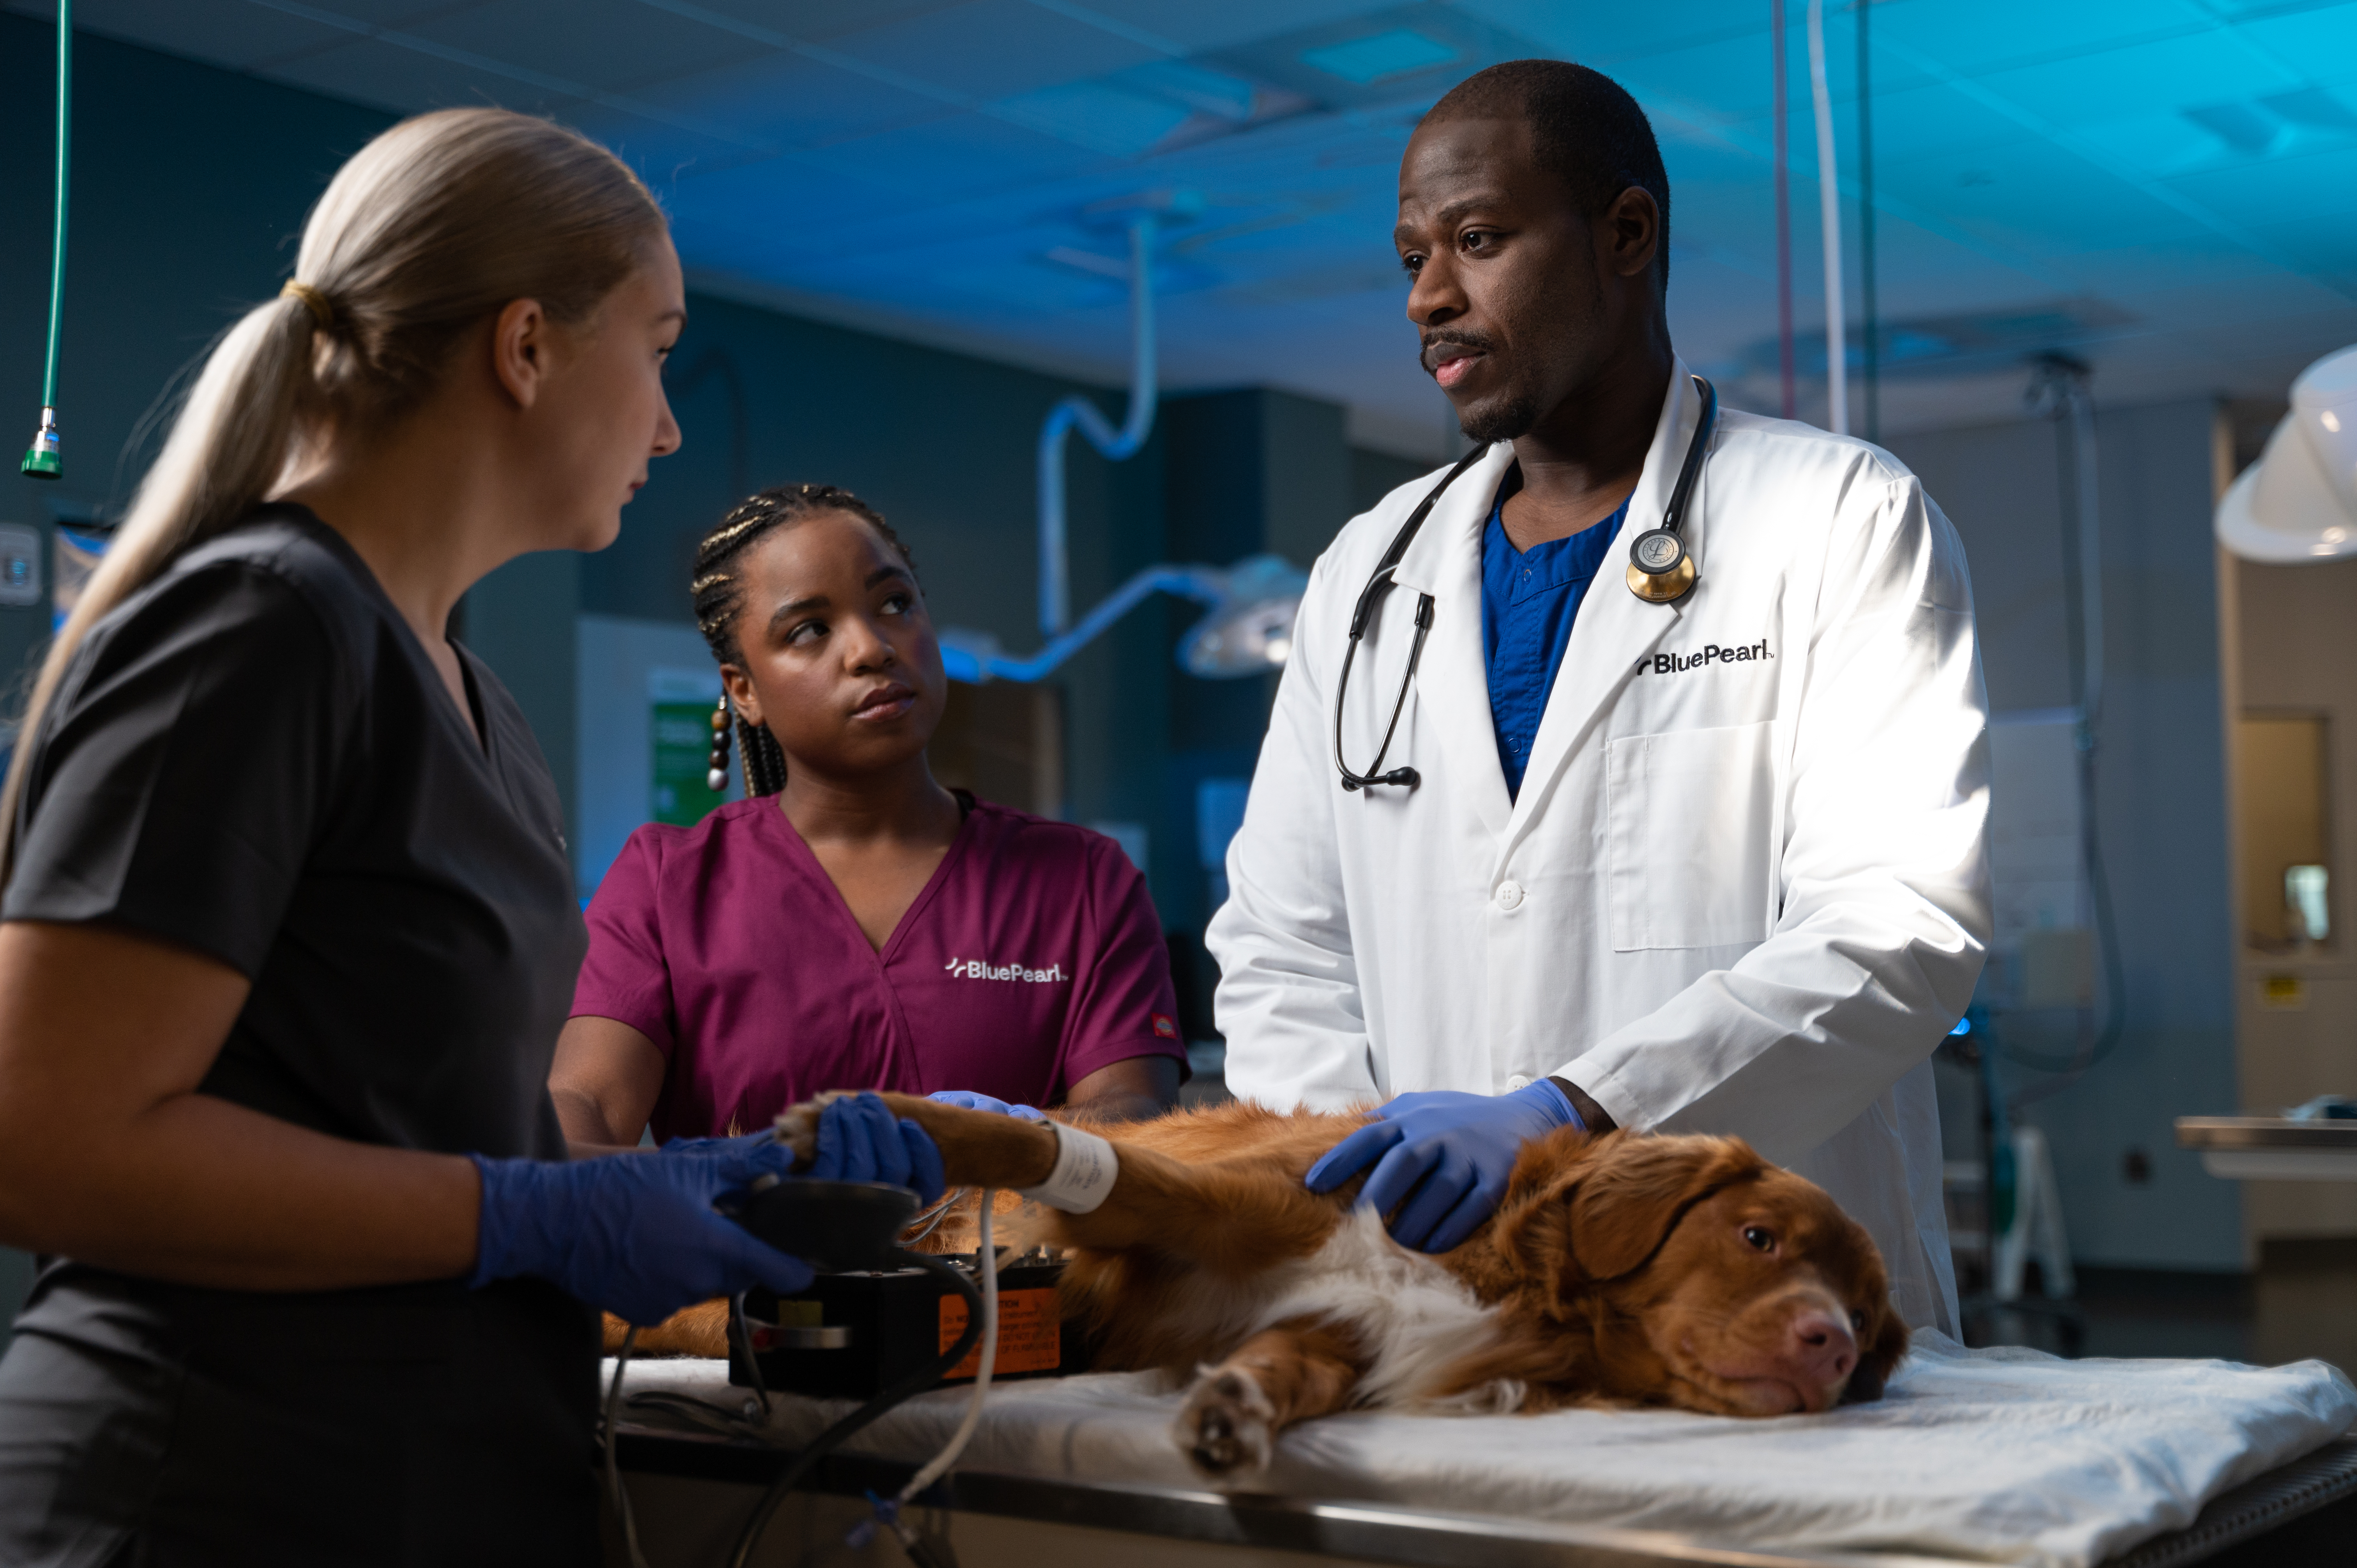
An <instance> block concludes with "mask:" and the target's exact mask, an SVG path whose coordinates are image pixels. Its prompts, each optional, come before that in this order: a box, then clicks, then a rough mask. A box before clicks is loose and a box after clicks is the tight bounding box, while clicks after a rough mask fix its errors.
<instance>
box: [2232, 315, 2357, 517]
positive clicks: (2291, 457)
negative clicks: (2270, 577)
mask: <svg viewBox="0 0 2357 1568" xmlns="http://www.w3.org/2000/svg"><path fill="white" fill-rule="evenodd" d="M2217 528H2218V542H2220V543H2221V544H2223V545H2224V546H2225V547H2226V548H2227V549H2229V550H2231V551H2233V553H2235V554H2237V555H2240V556H2242V557H2243V558H2244V560H2247V561H2268V562H2275V563H2277V564H2297V563H2299V562H2303V561H2337V560H2341V559H2342V558H2344V557H2347V556H2351V555H2357V347H2352V348H2347V349H2341V350H2340V351H2339V352H2338V353H2332V354H2327V355H2326V356H2325V357H2324V358H2323V359H2321V360H2317V361H2316V363H2314V364H2312V365H2310V366H2309V368H2308V369H2307V370H2305V371H2301V372H2300V375H2299V380H2298V381H2294V382H2292V384H2291V412H2290V413H2287V414H2286V415H2284V418H2283V423H2282V424H2278V425H2276V428H2275V434H2274V435H2270V436H2268V437H2267V447H2266V452H2264V453H2262V454H2261V455H2260V457H2259V460H2258V461H2257V462H2255V463H2254V464H2252V465H2251V466H2250V467H2248V468H2245V469H2244V470H2243V473H2242V475H2241V477H2240V478H2236V479H2235V481H2234V482H2233V485H2232V486H2230V487H2228V489H2227V491H2226V494H2225V496H2224V497H2223V498H2222V499H2220V501H2219V502H2218V514H2217Z"/></svg>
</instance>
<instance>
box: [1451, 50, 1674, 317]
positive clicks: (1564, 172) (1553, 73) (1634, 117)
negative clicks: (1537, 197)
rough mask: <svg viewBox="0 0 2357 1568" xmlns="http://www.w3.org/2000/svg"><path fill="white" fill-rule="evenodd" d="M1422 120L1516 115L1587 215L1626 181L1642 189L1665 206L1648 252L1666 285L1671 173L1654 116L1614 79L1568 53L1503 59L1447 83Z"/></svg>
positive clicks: (1597, 212)
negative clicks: (1443, 93) (1565, 55)
mask: <svg viewBox="0 0 2357 1568" xmlns="http://www.w3.org/2000/svg"><path fill="white" fill-rule="evenodd" d="M1425 120H1426V123H1431V122H1434V121H1443V120H1520V121H1521V122H1522V123H1523V124H1525V125H1528V126H1529V127H1530V129H1531V146H1532V150H1533V151H1534V154H1535V155H1536V156H1537V158H1538V163H1539V166H1540V167H1541V168H1543V169H1544V170H1546V171H1547V172H1548V173H1549V174H1552V175H1554V176H1555V177H1556V178H1558V179H1560V180H1562V181H1563V182H1564V184H1565V185H1566V187H1568V188H1569V189H1570V191H1571V197H1572V200H1573V201H1574V202H1576V203H1577V206H1578V208H1579V210H1580V212H1581V213H1582V214H1584V215H1585V216H1587V218H1589V219H1595V218H1598V217H1601V216H1602V215H1603V213H1604V211H1605V209H1608V208H1609V207H1610V206H1611V205H1612V203H1613V202H1614V201H1615V200H1617V199H1619V197H1620V193H1621V192H1622V191H1624V190H1626V189H1628V188H1630V187H1631V186H1632V185H1633V186H1638V187H1640V188H1642V189H1644V190H1645V191H1646V192H1647V193H1648V194H1650V195H1651V196H1652V199H1653V205H1654V206H1655V207H1656V208H1658V209H1660V211H1661V214H1662V231H1661V235H1660V238H1659V239H1658V240H1657V241H1656V242H1655V243H1656V245H1657V246H1658V249H1657V250H1656V251H1655V252H1654V257H1653V260H1654V264H1655V266H1656V267H1657V268H1659V276H1660V278H1661V284H1662V288H1663V292H1665V293H1666V292H1667V291H1668V289H1669V286H1670V177H1669V174H1668V173H1667V171H1665V170H1664V169H1663V167H1662V149H1661V145H1660V144H1658V143H1656V142H1655V141H1654V140H1653V126H1652V122H1651V121H1649V120H1647V119H1646V118H1645V112H1644V111H1643V110H1642V109H1640V108H1638V107H1637V101H1636V100H1635V99H1633V98H1631V97H1630V96H1629V93H1628V91H1627V90H1626V89H1624V88H1623V87H1621V85H1620V83H1619V82H1617V81H1613V80H1612V79H1611V78H1610V77H1609V76H1606V75H1605V74H1604V73H1603V72H1602V71H1598V70H1588V68H1587V67H1586V66H1584V65H1574V64H1572V63H1571V62H1570V61H1569V60H1561V59H1513V60H1508V61H1506V62H1505V63H1504V64H1502V65H1493V66H1491V68H1490V69H1489V70H1481V71H1476V72H1474V73H1473V74H1472V75H1471V76H1469V77H1467V78H1466V79H1465V80H1464V81H1460V82H1458V84H1457V85H1456V86H1455V87H1452V88H1450V89H1449V90H1448V95H1447V96H1446V97H1444V98H1442V99H1441V101H1440V102H1437V103H1436V104H1434V105H1433V106H1432V113H1429V114H1426V116H1425Z"/></svg>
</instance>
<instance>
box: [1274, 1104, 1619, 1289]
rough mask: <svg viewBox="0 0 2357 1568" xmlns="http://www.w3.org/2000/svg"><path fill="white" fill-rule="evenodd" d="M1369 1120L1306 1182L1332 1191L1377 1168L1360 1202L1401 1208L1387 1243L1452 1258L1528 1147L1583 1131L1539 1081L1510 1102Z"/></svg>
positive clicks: (1391, 1110)
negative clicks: (1546, 1137)
mask: <svg viewBox="0 0 2357 1568" xmlns="http://www.w3.org/2000/svg"><path fill="white" fill-rule="evenodd" d="M1375 1118H1376V1119H1375V1120H1374V1121H1372V1122H1368V1123H1367V1124H1366V1125H1365V1126H1363V1127H1361V1128H1360V1129H1359V1130H1358V1131H1357V1132H1355V1133H1351V1135H1350V1136H1349V1137H1347V1138H1345V1139H1343V1140H1342V1141H1341V1142H1340V1143H1339V1144H1335V1145H1334V1146H1333V1147H1332V1148H1331V1149H1329V1150H1327V1151H1326V1157H1325V1158H1323V1159H1321V1160H1319V1161H1318V1163H1317V1164H1316V1165H1312V1166H1310V1167H1309V1174H1308V1176H1304V1177H1303V1178H1302V1182H1303V1185H1305V1186H1306V1187H1308V1188H1309V1190H1310V1191H1312V1192H1331V1191H1333V1190H1334V1189H1335V1188H1336V1187H1340V1186H1341V1185H1342V1184H1343V1183H1344V1182H1346V1181H1349V1180H1350V1179H1351V1177H1352V1176H1357V1175H1358V1174H1359V1173H1360V1172H1361V1171H1362V1170H1365V1169H1366V1168H1367V1167H1368V1166H1369V1165H1373V1166H1374V1167H1375V1174H1374V1175H1373V1176H1369V1177H1368V1178H1367V1185H1366V1187H1364V1189H1362V1190H1361V1192H1360V1194H1359V1201H1360V1202H1361V1204H1364V1205H1366V1206H1368V1207H1370V1208H1373V1209H1374V1211H1375V1212H1376V1213H1378V1214H1390V1213H1391V1211H1392V1209H1393V1208H1394V1207H1396V1208H1398V1209H1399V1213H1398V1214H1397V1215H1395V1216H1394V1217H1393V1219H1392V1222H1391V1232H1392V1235H1393V1237H1394V1239H1395V1240H1398V1241H1399V1243H1400V1244H1401V1245H1402V1246H1405V1247H1413V1248H1415V1250H1416V1251H1419V1252H1446V1251H1448V1250H1449V1249H1451V1248H1452V1247H1456V1246H1458V1245H1459V1244H1461V1243H1462V1242H1463V1241H1464V1240H1465V1238H1467V1237H1468V1236H1470V1235H1471V1234H1473V1231H1474V1230H1475V1228H1476V1227H1478V1226H1479V1225H1480V1223H1481V1221H1483V1220H1484V1219H1489V1218H1490V1216H1491V1214H1492V1213H1494V1212H1496V1210H1497V1208H1498V1204H1499V1201H1500V1200H1501V1199H1502V1198H1503V1197H1505V1196H1506V1178H1507V1177H1508V1176H1512V1174H1513V1170H1514V1156H1515V1155H1519V1154H1520V1153H1521V1152H1522V1148H1523V1140H1524V1139H1526V1138H1535V1137H1537V1136H1539V1135H1540V1134H1541V1133H1552V1132H1554V1131H1555V1129H1556V1128H1557V1127H1584V1126H1586V1125H1587V1123H1585V1122H1582V1121H1580V1119H1579V1112H1577V1111H1575V1110H1573V1109H1572V1105H1571V1101H1570V1100H1569V1099H1568V1098H1566V1096H1565V1094H1564V1092H1563V1090H1560V1089H1558V1088H1556V1087H1555V1083H1554V1081H1553V1080H1552V1079H1544V1078H1543V1079H1539V1080H1538V1082H1536V1083H1534V1084H1532V1085H1531V1086H1530V1087H1528V1088H1527V1089H1518V1090H1514V1091H1513V1092H1512V1094H1499V1095H1489V1094H1459V1093H1457V1092H1456V1091H1454V1090H1429V1091H1427V1092H1425V1093H1421V1094H1403V1095H1401V1096H1399V1097H1398V1098H1397V1099H1395V1100H1394V1101H1391V1102H1390V1103H1388V1104H1386V1105H1384V1106H1383V1107H1382V1108H1380V1109H1379V1110H1377V1111H1376V1112H1375ZM1379 1162H1380V1163H1379Z"/></svg>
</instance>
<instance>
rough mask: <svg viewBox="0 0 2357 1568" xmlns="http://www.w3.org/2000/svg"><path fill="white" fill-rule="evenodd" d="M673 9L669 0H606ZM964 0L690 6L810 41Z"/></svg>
mask: <svg viewBox="0 0 2357 1568" xmlns="http://www.w3.org/2000/svg"><path fill="white" fill-rule="evenodd" d="M608 3H609V4H625V5H649V6H652V7H655V8H658V9H664V10H669V9H673V5H672V0H608ZM961 3H962V0H694V9H696V10H700V11H708V12H712V13H714V14H716V15H718V16H731V17H734V18H736V19H737V21H740V22H744V23H746V24H748V26H751V27H758V28H759V29H761V30H762V31H764V32H770V31H774V32H779V33H783V34H785V35H786V36H788V37H789V38H798V39H802V40H803V41H806V42H812V43H823V42H825V41H826V40H827V39H829V38H840V37H842V36H843V35H844V34H845V33H856V32H857V31H859V30H860V29H861V28H863V27H874V26H876V25H877V23H879V22H886V21H892V20H896V19H899V18H905V17H913V16H930V15H932V14H934V13H937V12H942V11H954V10H956V9H957V8H958V6H959V5H960V4H961Z"/></svg>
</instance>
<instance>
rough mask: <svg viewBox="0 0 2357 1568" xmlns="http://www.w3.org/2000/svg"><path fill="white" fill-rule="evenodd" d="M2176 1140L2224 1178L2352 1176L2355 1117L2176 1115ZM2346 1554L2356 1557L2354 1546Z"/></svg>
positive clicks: (2356, 1155) (2356, 1152) (2355, 1171)
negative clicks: (2298, 1119)
mask: <svg viewBox="0 0 2357 1568" xmlns="http://www.w3.org/2000/svg"><path fill="white" fill-rule="evenodd" d="M2177 1143H2178V1146H2179V1148H2185V1149H2197V1150H2199V1151H2201V1165H2202V1168H2203V1169H2205V1170H2207V1171H2208V1172H2209V1173H2210V1174H2211V1175H2212V1176H2224V1177H2226V1178H2228V1179H2229V1180H2233V1181H2357V1122H2294V1121H2290V1120H2288V1119H2287V1118H2285V1117H2281V1116H2180V1117H2179V1118H2178V1119H2177ZM2351 1557H2352V1561H2357V1547H2352V1552H2351Z"/></svg>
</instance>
